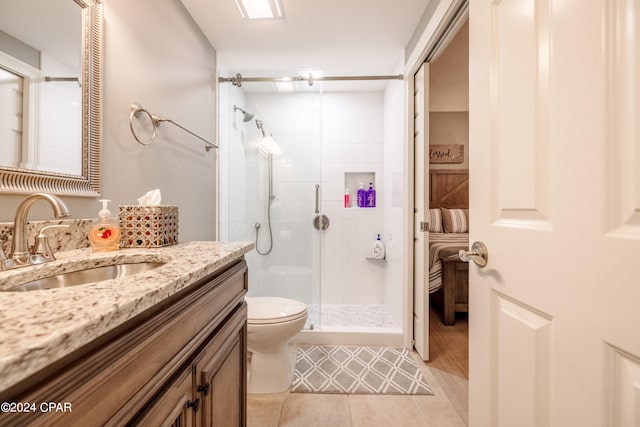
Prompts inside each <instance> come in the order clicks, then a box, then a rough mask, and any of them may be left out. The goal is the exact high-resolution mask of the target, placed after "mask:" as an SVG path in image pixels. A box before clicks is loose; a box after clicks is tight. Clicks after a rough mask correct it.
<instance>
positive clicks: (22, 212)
mask: <svg viewBox="0 0 640 427" xmlns="http://www.w3.org/2000/svg"><path fill="white" fill-rule="evenodd" d="M38 200H45V201H47V202H49V204H50V205H51V208H52V209H53V213H54V214H55V217H56V218H66V217H68V216H69V215H70V213H69V208H67V205H65V203H64V202H63V201H62V200H61V199H60V198H58V197H57V196H54V195H53V194H47V193H35V194H31V195H30V196H28V197H27V198H26V199H24V200H23V201H22V203H20V205H19V206H18V209H17V210H16V217H15V220H14V221H13V240H12V241H11V251H10V252H9V253H8V254H7V257H6V258H5V259H3V260H1V262H0V270H8V269H11V268H18V267H24V266H27V265H33V264H41V263H44V262H47V261H51V259H47V258H46V257H42V256H41V255H39V254H37V253H34V254H32V253H30V252H29V243H28V241H27V214H28V213H29V209H30V208H31V205H33V204H34V203H35V202H37V201H38Z"/></svg>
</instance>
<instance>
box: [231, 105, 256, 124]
mask: <svg viewBox="0 0 640 427" xmlns="http://www.w3.org/2000/svg"><path fill="white" fill-rule="evenodd" d="M238 110H240V111H242V121H243V122H245V123H246V122H248V121H249V120H251V119H253V114H251V113H247V112H246V111H244V110H243V109H242V108H240V107H236V106H235V105H234V106H233V112H234V113H235V112H236V111H238Z"/></svg>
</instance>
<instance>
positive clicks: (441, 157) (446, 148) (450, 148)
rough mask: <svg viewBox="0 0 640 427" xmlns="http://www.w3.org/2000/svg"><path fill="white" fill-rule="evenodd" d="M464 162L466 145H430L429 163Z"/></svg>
mask: <svg viewBox="0 0 640 427" xmlns="http://www.w3.org/2000/svg"><path fill="white" fill-rule="evenodd" d="M462 162H464V145H462V144H452V145H430V146H429V163H462Z"/></svg>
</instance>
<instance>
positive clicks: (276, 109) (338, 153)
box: [246, 92, 385, 304]
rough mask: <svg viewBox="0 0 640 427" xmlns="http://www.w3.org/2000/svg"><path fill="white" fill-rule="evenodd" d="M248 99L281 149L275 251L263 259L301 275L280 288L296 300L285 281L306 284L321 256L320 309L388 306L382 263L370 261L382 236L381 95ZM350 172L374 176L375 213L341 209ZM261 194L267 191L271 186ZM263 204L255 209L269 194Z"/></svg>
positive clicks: (276, 168) (296, 287)
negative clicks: (319, 217) (321, 217)
mask: <svg viewBox="0 0 640 427" xmlns="http://www.w3.org/2000/svg"><path fill="white" fill-rule="evenodd" d="M246 100H247V105H248V107H249V108H250V109H251V111H252V112H255V114H256V117H260V118H261V119H262V120H263V121H264V126H265V130H266V131H267V133H273V135H274V137H275V138H276V140H277V141H278V142H279V144H280V145H281V147H282V150H283V154H282V155H281V156H276V157H275V158H274V193H275V194H276V198H275V200H274V203H273V206H272V219H273V225H274V251H273V253H272V256H271V257H270V259H267V258H263V259H261V260H260V261H261V262H263V263H268V264H271V265H270V266H269V267H271V268H274V267H275V266H280V267H279V268H284V267H283V266H285V265H286V266H287V270H291V269H292V268H293V269H294V271H287V272H288V273H292V272H297V273H298V274H286V272H285V271H283V274H282V275H280V277H281V278H282V280H283V281H284V282H281V283H279V284H278V285H276V287H281V288H288V290H290V291H292V292H291V293H289V295H290V296H293V297H295V296H296V291H297V290H299V289H303V288H304V287H303V286H300V283H286V280H287V279H285V277H289V278H290V277H293V278H295V279H293V280H304V279H303V278H304V277H305V270H306V269H309V268H310V267H312V266H314V263H315V262H317V261H316V260H317V258H316V257H315V254H316V251H317V250H320V251H321V254H320V255H321V258H320V259H321V262H320V279H321V281H322V287H321V291H320V296H321V301H320V302H321V303H322V304H353V303H358V304H381V303H383V299H384V281H385V274H384V269H385V262H384V261H371V260H367V259H366V258H367V257H370V256H371V252H372V245H373V241H374V240H375V237H376V234H377V233H381V234H382V235H383V237H384V230H383V225H384V221H383V208H382V206H383V203H384V192H383V191H380V190H381V189H382V188H383V185H384V164H383V160H384V149H383V147H384V133H383V126H384V117H383V113H384V109H383V101H384V95H383V93H382V92H374V93H370V92H353V93H324V94H322V95H319V94H247V95H246ZM262 163H264V162H262ZM254 169H255V170H259V169H260V168H259V167H256V168H254ZM345 172H373V173H375V176H376V183H375V184H376V187H377V188H378V189H380V190H379V191H378V207H376V208H374V209H357V208H352V209H345V208H344V207H343V195H344V179H345ZM264 176H266V173H261V174H260V177H264ZM260 179H262V178H259V179H258V181H259V180H260ZM315 184H320V210H321V212H322V213H324V214H325V215H327V216H328V217H329V218H330V221H331V225H330V226H329V228H328V229H327V230H325V231H324V232H319V231H317V230H315V229H313V228H312V225H311V221H312V218H313V216H314V211H313V209H314V188H315ZM260 188H262V189H263V191H266V185H261V186H260ZM259 199H260V200H258V201H257V202H258V205H256V206H255V208H256V209H261V208H262V206H263V205H264V200H266V193H265V194H261V195H260V197H259ZM250 210H251V207H250ZM263 226H264V225H263ZM318 240H320V242H318ZM261 246H262V245H261ZM310 257H311V258H310ZM282 290H283V291H284V289H282ZM305 299H306V298H305Z"/></svg>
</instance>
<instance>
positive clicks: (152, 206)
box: [119, 189, 179, 248]
mask: <svg viewBox="0 0 640 427" xmlns="http://www.w3.org/2000/svg"><path fill="white" fill-rule="evenodd" d="M161 200H162V197H161V196H160V190H158V189H156V190H151V191H147V193H146V194H144V195H143V196H141V197H140V198H139V199H138V203H139V205H120V206H119V208H120V215H119V219H120V227H121V228H122V234H121V235H120V247H121V248H141V247H142V248H154V247H161V246H167V245H175V244H176V243H178V228H179V225H178V206H176V205H160V201H161Z"/></svg>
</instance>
